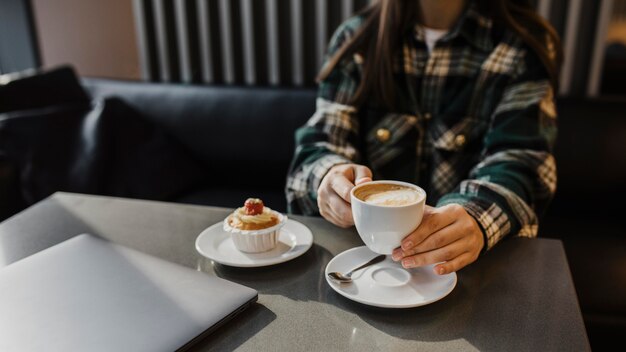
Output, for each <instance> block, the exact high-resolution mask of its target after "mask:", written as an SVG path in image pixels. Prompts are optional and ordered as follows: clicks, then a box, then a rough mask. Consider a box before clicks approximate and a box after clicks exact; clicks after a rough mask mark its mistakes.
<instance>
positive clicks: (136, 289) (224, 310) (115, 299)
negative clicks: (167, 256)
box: [0, 234, 257, 352]
mask: <svg viewBox="0 0 626 352" xmlns="http://www.w3.org/2000/svg"><path fill="white" fill-rule="evenodd" d="M256 298H257V292H256V291H255V290H253V289H250V288H248V287H245V286H242V285H239V284H236V283H233V282H229V281H226V280H223V279H220V278H218V277H213V276H209V275H207V274H205V273H201V272H198V271H196V270H193V269H190V268H187V267H184V266H180V265H177V264H173V263H170V262H167V261H165V260H162V259H159V258H156V257H153V256H150V255H147V254H144V253H141V252H138V251H135V250H132V249H129V248H126V247H122V246H119V245H116V244H113V243H111V242H107V241H105V240H102V239H99V238H96V237H94V236H91V235H86V234H84V235H80V236H77V237H74V238H72V239H69V240H67V241H65V242H62V243H60V244H58V245H56V246H53V247H51V248H48V249H46V250H44V251H41V252H39V253H37V254H34V255H32V256H30V257H28V258H25V259H22V260H20V261H18V262H16V263H14V264H11V265H9V266H7V267H6V268H4V269H2V270H0V351H20V352H22V351H174V350H176V349H179V348H181V347H183V346H185V345H186V344H188V342H190V341H191V340H193V339H194V338H196V337H197V336H199V335H201V334H203V333H206V331H207V330H209V329H211V327H213V326H215V325H216V324H219V323H222V322H223V321H224V320H225V319H226V318H228V317H230V316H232V315H233V313H234V312H238V311H239V310H241V309H242V308H243V307H247V305H248V304H249V303H251V302H254V301H256ZM185 347H188V346H185Z"/></svg>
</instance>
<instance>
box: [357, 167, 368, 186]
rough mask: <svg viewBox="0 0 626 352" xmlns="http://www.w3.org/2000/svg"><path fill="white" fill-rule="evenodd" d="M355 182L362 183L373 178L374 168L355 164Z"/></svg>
mask: <svg viewBox="0 0 626 352" xmlns="http://www.w3.org/2000/svg"><path fill="white" fill-rule="evenodd" d="M354 180H355V182H354V184H356V185H360V184H361V183H365V182H369V181H371V180H372V170H370V169H369V168H368V167H367V166H363V165H355V166H354Z"/></svg>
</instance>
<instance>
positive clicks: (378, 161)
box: [365, 113, 419, 171]
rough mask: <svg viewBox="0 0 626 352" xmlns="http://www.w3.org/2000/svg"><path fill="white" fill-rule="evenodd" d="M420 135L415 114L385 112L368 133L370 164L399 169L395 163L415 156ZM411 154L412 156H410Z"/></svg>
mask: <svg viewBox="0 0 626 352" xmlns="http://www.w3.org/2000/svg"><path fill="white" fill-rule="evenodd" d="M418 135H419V128H418V120H417V117H416V116H414V115H407V114H397V113H388V114H385V115H384V116H383V117H382V118H381V119H380V121H379V122H378V123H376V124H375V125H374V126H373V127H372V128H370V129H369V131H368V132H367V133H366V137H365V139H366V145H367V147H366V149H367V155H368V161H369V164H370V166H371V167H372V168H373V169H375V170H379V171H381V170H382V169H392V170H393V169H398V168H397V167H393V164H396V163H398V162H400V163H404V161H403V160H404V159H407V160H408V159H411V158H412V159H414V158H415V147H416V142H417V138H418ZM409 155H410V156H411V158H408V157H409Z"/></svg>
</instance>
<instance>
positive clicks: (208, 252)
mask: <svg viewBox="0 0 626 352" xmlns="http://www.w3.org/2000/svg"><path fill="white" fill-rule="evenodd" d="M312 244H313V234H312V233H311V230H309V228H308V227H306V226H304V225H303V224H301V223H299V222H297V221H295V220H291V219H288V220H287V222H286V223H285V226H283V227H282V229H280V233H279V234H278V245H277V246H276V248H274V249H272V250H271V251H267V252H263V253H244V252H241V251H239V250H238V249H237V248H235V244H234V243H233V240H232V238H231V236H230V234H229V233H228V232H225V231H224V230H223V228H222V222H219V223H217V224H215V225H212V226H210V227H208V228H207V229H206V230H204V231H202V233H200V235H198V238H196V250H197V251H198V252H199V253H200V254H202V255H203V256H205V257H207V258H209V259H211V260H213V261H215V262H217V263H220V264H224V265H229V266H236V267H242V268H248V267H257V266H268V265H274V264H278V263H283V262H286V261H288V260H291V259H294V258H296V257H299V256H301V255H302V254H304V253H305V252H306V251H307V250H308V249H309V248H311V245H312Z"/></svg>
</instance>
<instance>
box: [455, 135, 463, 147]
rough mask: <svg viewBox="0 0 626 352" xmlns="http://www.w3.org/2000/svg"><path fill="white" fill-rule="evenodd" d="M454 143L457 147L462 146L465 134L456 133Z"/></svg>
mask: <svg viewBox="0 0 626 352" xmlns="http://www.w3.org/2000/svg"><path fill="white" fill-rule="evenodd" d="M454 144H456V146H457V147H459V148H460V147H462V146H464V145H465V136H464V135H462V134H459V135H457V136H456V137H455V138H454Z"/></svg>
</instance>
